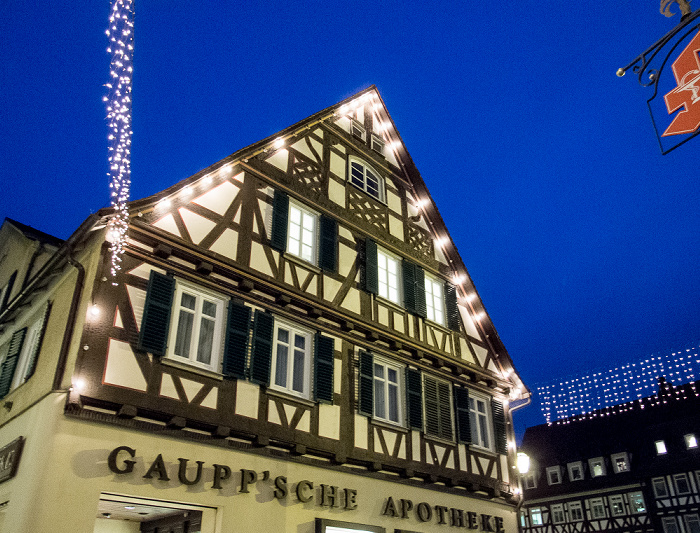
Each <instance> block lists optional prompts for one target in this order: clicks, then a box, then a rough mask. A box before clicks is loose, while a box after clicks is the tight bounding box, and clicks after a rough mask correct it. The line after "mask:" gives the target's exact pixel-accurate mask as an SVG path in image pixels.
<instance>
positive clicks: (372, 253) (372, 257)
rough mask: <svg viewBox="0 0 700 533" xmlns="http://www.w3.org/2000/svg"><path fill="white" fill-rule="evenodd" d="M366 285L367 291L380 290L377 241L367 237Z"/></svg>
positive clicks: (364, 271) (364, 273) (374, 291)
mask: <svg viewBox="0 0 700 533" xmlns="http://www.w3.org/2000/svg"><path fill="white" fill-rule="evenodd" d="M363 275H364V286H365V290H366V291H367V292H370V293H372V294H377V293H378V292H379V272H378V270H377V243H376V242H374V241H373V240H372V239H365V268H364V270H363Z"/></svg>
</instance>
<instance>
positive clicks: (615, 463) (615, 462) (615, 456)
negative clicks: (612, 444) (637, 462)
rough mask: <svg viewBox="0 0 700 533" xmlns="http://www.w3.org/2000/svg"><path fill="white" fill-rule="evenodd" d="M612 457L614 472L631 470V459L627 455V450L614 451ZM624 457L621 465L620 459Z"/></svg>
mask: <svg viewBox="0 0 700 533" xmlns="http://www.w3.org/2000/svg"><path fill="white" fill-rule="evenodd" d="M610 459H611V461H612V467H613V472H615V473H616V474H619V473H621V472H629V470H630V460H629V457H628V456H627V452H620V453H614V454H612V455H611V456H610ZM620 459H622V460H623V462H622V465H623V466H620V465H619V464H618V461H619V460H620Z"/></svg>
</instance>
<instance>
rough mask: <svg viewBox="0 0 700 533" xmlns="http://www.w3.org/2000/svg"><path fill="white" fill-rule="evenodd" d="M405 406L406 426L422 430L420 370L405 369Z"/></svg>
mask: <svg viewBox="0 0 700 533" xmlns="http://www.w3.org/2000/svg"><path fill="white" fill-rule="evenodd" d="M406 406H407V408H408V426H409V427H410V428H411V429H418V430H423V383H422V380H421V373H420V370H414V369H413V368H407V369H406Z"/></svg>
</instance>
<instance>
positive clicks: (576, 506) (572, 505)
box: [567, 502, 583, 522]
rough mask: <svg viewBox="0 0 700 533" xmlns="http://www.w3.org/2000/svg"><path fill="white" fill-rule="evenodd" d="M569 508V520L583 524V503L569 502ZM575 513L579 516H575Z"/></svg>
mask: <svg viewBox="0 0 700 533" xmlns="http://www.w3.org/2000/svg"><path fill="white" fill-rule="evenodd" d="M567 507H568V508H569V520H571V521H572V522H581V521H582V520H583V506H582V505H581V502H569V503H568V504H567ZM574 513H576V514H577V516H574Z"/></svg>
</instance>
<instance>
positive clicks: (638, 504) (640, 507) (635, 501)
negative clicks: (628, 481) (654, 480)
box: [629, 491, 647, 513]
mask: <svg viewBox="0 0 700 533" xmlns="http://www.w3.org/2000/svg"><path fill="white" fill-rule="evenodd" d="M629 500H630V509H632V513H644V512H646V510H647V508H646V505H644V496H642V493H641V492H639V491H638V492H630V493H629Z"/></svg>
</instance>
